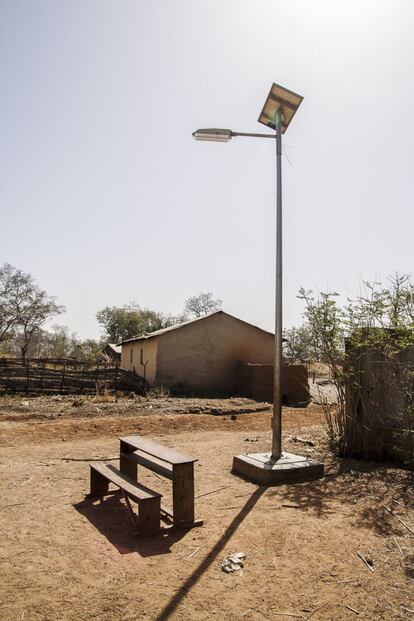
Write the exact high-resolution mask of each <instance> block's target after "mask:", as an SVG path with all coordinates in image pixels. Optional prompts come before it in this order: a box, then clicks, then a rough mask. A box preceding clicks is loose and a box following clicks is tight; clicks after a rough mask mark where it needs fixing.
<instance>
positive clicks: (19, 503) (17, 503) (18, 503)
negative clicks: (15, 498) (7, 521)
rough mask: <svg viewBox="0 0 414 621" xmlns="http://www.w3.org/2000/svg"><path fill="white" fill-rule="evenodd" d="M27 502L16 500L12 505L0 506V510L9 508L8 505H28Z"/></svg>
mask: <svg viewBox="0 0 414 621" xmlns="http://www.w3.org/2000/svg"><path fill="white" fill-rule="evenodd" d="M28 504H29V503H28V502H16V503H15V504H14V505H4V507H0V510H1V511H2V510H3V509H10V507H20V506H21V505H28Z"/></svg>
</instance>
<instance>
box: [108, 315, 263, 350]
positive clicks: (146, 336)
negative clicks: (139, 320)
mask: <svg viewBox="0 0 414 621" xmlns="http://www.w3.org/2000/svg"><path fill="white" fill-rule="evenodd" d="M220 314H221V315H227V317H231V318H232V319H235V320H236V321H241V322H242V323H245V324H247V325H248V326H250V327H252V328H256V330H260V331H261V332H265V333H266V334H271V335H272V336H274V335H273V333H272V332H268V331H267V330H263V329H262V328H259V327H258V326H255V325H253V324H252V323H249V322H248V321H243V319H239V318H238V317H235V316H234V315H230V314H229V313H225V312H224V311H222V310H219V311H214V312H213V313H208V315H203V316H202V317H196V318H195V319H190V320H189V321H183V322H182V323H176V324H174V325H173V326H169V327H168V328H162V329H161V330H155V332H150V333H149V334H143V335H142V336H135V337H133V338H131V339H126V340H125V341H122V343H120V345H124V344H125V343H132V342H134V341H144V340H146V339H152V338H154V337H156V336H162V335H163V334H165V333H166V332H171V331H172V330H179V329H180V328H185V327H186V326H189V325H191V324H193V323H196V322H197V321H203V320H204V319H208V318H209V317H213V316H214V315H220Z"/></svg>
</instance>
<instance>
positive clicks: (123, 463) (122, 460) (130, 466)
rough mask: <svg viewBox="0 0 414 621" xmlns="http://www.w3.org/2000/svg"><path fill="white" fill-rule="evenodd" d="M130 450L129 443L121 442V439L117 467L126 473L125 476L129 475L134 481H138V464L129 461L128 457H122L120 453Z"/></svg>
mask: <svg viewBox="0 0 414 621" xmlns="http://www.w3.org/2000/svg"><path fill="white" fill-rule="evenodd" d="M130 452H132V451H131V447H130V445H129V444H125V442H122V440H121V444H120V457H119V469H120V471H121V472H122V474H126V475H127V476H129V477H131V479H134V481H138V464H136V463H135V462H133V461H131V460H130V459H127V458H126V457H123V455H122V453H130Z"/></svg>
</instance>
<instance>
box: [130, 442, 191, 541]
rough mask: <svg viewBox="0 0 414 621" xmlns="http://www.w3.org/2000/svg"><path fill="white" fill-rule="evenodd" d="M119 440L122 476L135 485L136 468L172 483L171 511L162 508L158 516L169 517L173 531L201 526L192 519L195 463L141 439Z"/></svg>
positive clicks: (186, 457)
mask: <svg viewBox="0 0 414 621" xmlns="http://www.w3.org/2000/svg"><path fill="white" fill-rule="evenodd" d="M119 440H120V460H119V468H120V471H121V472H122V473H123V474H124V475H126V476H128V477H129V478H130V479H132V480H133V481H137V479H138V466H142V467H144V468H147V469H148V470H151V471H152V472H155V473H157V474H158V475H160V476H162V477H164V478H166V479H169V480H170V481H172V487H173V489H172V491H173V507H172V511H170V510H168V509H167V508H166V507H161V512H162V513H163V514H165V515H168V516H170V517H171V519H172V521H173V524H172V529H174V530H177V529H180V528H192V527H194V526H201V524H202V523H203V521H202V520H195V516H194V463H195V462H196V461H198V460H197V459H194V458H193V457H189V456H188V455H184V454H183V453H179V452H178V451H176V450H174V449H170V448H167V447H165V446H162V445H161V444H158V443H157V442H153V441H152V440H149V439H148V438H143V437H142V436H138V435H131V436H124V437H121V438H119Z"/></svg>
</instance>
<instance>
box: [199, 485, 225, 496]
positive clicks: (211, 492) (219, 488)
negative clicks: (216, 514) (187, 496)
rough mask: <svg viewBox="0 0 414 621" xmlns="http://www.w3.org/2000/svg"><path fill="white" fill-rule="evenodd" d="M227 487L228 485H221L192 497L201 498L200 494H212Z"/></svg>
mask: <svg viewBox="0 0 414 621" xmlns="http://www.w3.org/2000/svg"><path fill="white" fill-rule="evenodd" d="M228 487H230V486H229V485H223V486H222V487H218V488H217V489H212V490H210V491H209V492H204V494H198V495H197V496H194V499H196V498H201V497H202V496H208V494H214V493H215V492H221V490H222V489H227V488H228Z"/></svg>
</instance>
